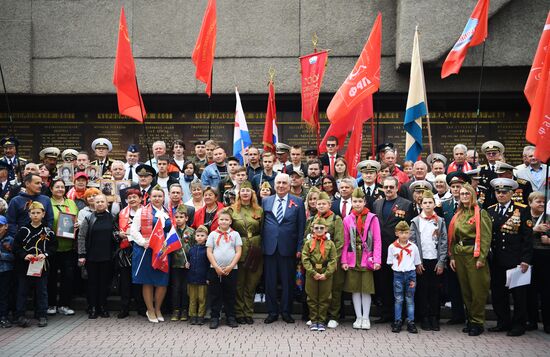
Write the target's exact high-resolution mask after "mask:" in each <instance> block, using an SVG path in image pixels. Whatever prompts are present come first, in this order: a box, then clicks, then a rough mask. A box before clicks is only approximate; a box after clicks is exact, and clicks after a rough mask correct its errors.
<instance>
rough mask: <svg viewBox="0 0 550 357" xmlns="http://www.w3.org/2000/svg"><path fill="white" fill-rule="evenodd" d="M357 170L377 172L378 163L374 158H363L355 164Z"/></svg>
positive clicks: (378, 169)
mask: <svg viewBox="0 0 550 357" xmlns="http://www.w3.org/2000/svg"><path fill="white" fill-rule="evenodd" d="M357 171H358V172H378V171H380V163H379V162H378V161H374V160H363V161H361V162H360V163H358V164H357Z"/></svg>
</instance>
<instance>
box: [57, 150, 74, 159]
mask: <svg viewBox="0 0 550 357" xmlns="http://www.w3.org/2000/svg"><path fill="white" fill-rule="evenodd" d="M77 156H78V151H76V150H75V149H66V150H63V152H62V153H61V158H62V159H63V160H65V158H67V157H72V158H73V159H74V160H76V157H77Z"/></svg>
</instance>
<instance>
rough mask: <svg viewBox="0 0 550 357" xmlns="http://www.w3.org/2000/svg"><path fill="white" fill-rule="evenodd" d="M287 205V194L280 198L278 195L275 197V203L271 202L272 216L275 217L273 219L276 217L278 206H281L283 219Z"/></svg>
mask: <svg viewBox="0 0 550 357" xmlns="http://www.w3.org/2000/svg"><path fill="white" fill-rule="evenodd" d="M281 200H282V201H281ZM287 203H288V193H287V194H286V195H285V196H284V197H282V198H281V197H279V196H278V195H275V202H273V214H274V215H275V217H277V212H278V210H279V205H281V204H282V205H283V217H284V216H285V212H286V206H287ZM279 223H280V222H279Z"/></svg>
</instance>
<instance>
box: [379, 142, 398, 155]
mask: <svg viewBox="0 0 550 357" xmlns="http://www.w3.org/2000/svg"><path fill="white" fill-rule="evenodd" d="M390 149H391V150H393V149H395V145H393V143H383V144H380V145H378V146H377V147H376V152H377V153H381V152H384V151H386V150H390Z"/></svg>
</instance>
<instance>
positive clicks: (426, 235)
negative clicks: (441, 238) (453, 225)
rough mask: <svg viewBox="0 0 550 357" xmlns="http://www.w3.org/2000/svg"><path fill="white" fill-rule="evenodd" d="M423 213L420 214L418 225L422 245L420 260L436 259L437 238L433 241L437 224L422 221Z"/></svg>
mask: <svg viewBox="0 0 550 357" xmlns="http://www.w3.org/2000/svg"><path fill="white" fill-rule="evenodd" d="M423 217H425V215H424V213H421V217H420V220H419V222H420V224H419V226H418V230H419V231H420V242H421V243H422V244H421V246H422V258H423V259H437V258H438V256H437V247H436V242H437V237H435V239H434V232H435V231H436V230H437V223H436V222H434V221H433V220H429V221H428V220H427V219H424V218H423Z"/></svg>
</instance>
